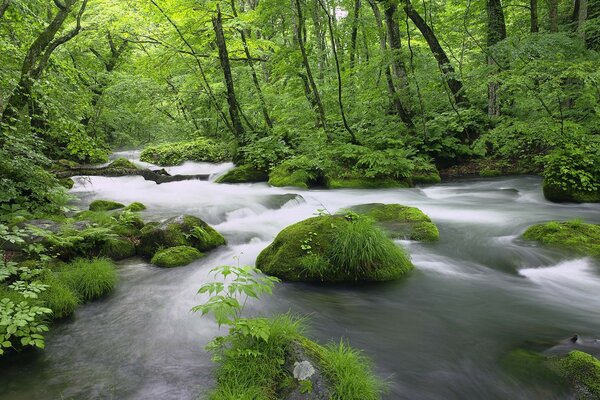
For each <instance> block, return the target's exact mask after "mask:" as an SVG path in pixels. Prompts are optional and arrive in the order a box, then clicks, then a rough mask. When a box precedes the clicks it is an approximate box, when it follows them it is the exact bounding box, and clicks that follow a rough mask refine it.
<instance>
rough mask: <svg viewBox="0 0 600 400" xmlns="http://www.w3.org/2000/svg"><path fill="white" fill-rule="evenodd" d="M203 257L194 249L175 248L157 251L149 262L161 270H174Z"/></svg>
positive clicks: (187, 247)
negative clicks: (161, 268)
mask: <svg viewBox="0 0 600 400" xmlns="http://www.w3.org/2000/svg"><path fill="white" fill-rule="evenodd" d="M203 256H204V254H202V253H201V252H200V251H198V249H195V248H194V247H190V246H177V247H169V248H168V249H163V250H159V251H158V252H157V253H156V254H155V255H154V257H152V261H150V262H151V263H152V264H154V265H157V266H159V267H163V268H175V267H182V266H184V265H188V264H190V263H192V262H193V261H195V260H197V259H199V258H201V257H203Z"/></svg>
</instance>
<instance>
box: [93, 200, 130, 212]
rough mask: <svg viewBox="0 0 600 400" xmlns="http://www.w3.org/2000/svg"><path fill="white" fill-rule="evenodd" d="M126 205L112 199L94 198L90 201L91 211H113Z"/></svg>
mask: <svg viewBox="0 0 600 400" xmlns="http://www.w3.org/2000/svg"><path fill="white" fill-rule="evenodd" d="M124 207H125V205H124V204H121V203H118V202H116V201H112V200H94V201H92V202H91V203H90V211H111V210H117V209H119V208H124Z"/></svg>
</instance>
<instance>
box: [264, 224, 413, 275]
mask: <svg viewBox="0 0 600 400" xmlns="http://www.w3.org/2000/svg"><path fill="white" fill-rule="evenodd" d="M256 266H257V267H258V268H259V269H260V270H261V271H263V272H264V273H266V274H269V275H273V276H276V277H278V278H281V279H282V280H285V281H325V282H342V281H386V280H393V279H397V278H400V277H401V276H403V275H404V274H406V273H407V272H408V271H410V270H411V269H412V268H413V265H412V263H411V261H410V258H409V257H408V255H407V254H406V253H405V252H404V250H403V249H402V248H400V247H398V246H397V245H396V244H395V243H394V242H393V241H391V240H390V239H389V238H388V237H387V236H386V234H385V233H384V232H383V231H381V230H380V229H379V228H377V227H376V226H374V224H373V223H372V221H370V220H368V219H365V218H359V219H348V218H346V217H344V216H339V215H328V216H319V217H314V218H309V219H307V220H304V221H301V222H298V223H296V224H294V225H291V226H288V227H287V228H285V229H284V230H282V231H281V232H280V233H279V234H278V235H277V237H276V238H275V240H274V241H273V243H271V244H270V245H269V246H268V247H267V248H266V249H264V250H263V251H262V252H261V253H260V255H259V256H258V258H257V260H256Z"/></svg>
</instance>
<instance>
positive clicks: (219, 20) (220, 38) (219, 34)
mask: <svg viewBox="0 0 600 400" xmlns="http://www.w3.org/2000/svg"><path fill="white" fill-rule="evenodd" d="M212 23H213V28H214V30H215V36H216V43H217V48H218V49H219V62H220V63H221V69H222V70H223V77H224V79H225V86H226V88H227V104H228V106H229V116H230V117H231V125H232V127H233V133H234V134H235V136H236V139H237V141H238V144H240V145H243V144H245V139H244V127H243V126H242V120H241V119H240V114H239V111H238V101H237V98H236V96H235V88H234V85H233V75H232V74H231V64H230V63H229V53H228V52H227V42H226V41H225V33H224V32H223V17H222V15H221V8H220V7H219V5H218V4H217V16H216V17H213V18H212Z"/></svg>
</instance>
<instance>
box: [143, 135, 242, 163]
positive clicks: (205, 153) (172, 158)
mask: <svg viewBox="0 0 600 400" xmlns="http://www.w3.org/2000/svg"><path fill="white" fill-rule="evenodd" d="M140 160H141V161H144V162H149V163H152V164H156V165H161V166H169V165H179V164H182V163H184V162H185V161H204V162H224V161H229V160H231V151H230V150H229V148H228V145H227V144H224V143H219V142H216V141H214V140H212V139H206V138H201V139H196V140H194V141H192V142H179V143H165V144H160V145H156V146H149V147H146V148H145V149H144V151H142V154H141V155H140Z"/></svg>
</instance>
